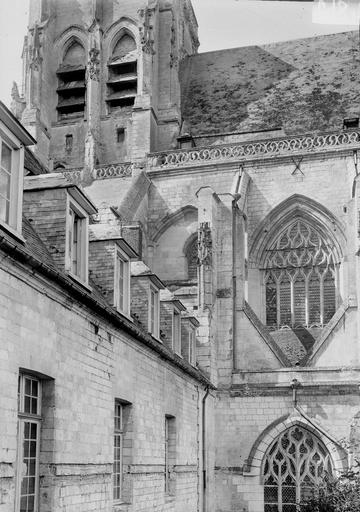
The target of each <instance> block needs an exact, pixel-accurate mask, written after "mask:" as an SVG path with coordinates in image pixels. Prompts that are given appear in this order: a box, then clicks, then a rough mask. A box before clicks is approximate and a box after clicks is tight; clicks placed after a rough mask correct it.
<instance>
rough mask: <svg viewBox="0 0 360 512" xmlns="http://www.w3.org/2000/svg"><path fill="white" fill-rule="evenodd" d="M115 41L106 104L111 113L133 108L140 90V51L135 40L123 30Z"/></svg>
mask: <svg viewBox="0 0 360 512" xmlns="http://www.w3.org/2000/svg"><path fill="white" fill-rule="evenodd" d="M114 41H115V43H114V45H113V48H112V53H111V56H110V59H109V62H108V81H107V98H106V102H107V105H108V108H109V111H110V112H112V111H116V110H119V109H123V108H125V107H132V106H133V105H134V103H135V98H136V94H137V89H138V69H137V68H138V58H137V53H138V51H137V44H136V41H135V38H134V37H133V35H132V34H131V33H130V32H128V31H127V30H122V31H121V32H120V34H118V36H117V38H115V39H114Z"/></svg>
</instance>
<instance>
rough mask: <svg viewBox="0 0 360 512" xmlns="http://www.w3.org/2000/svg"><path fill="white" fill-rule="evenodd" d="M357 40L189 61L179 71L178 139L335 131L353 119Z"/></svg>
mask: <svg viewBox="0 0 360 512" xmlns="http://www.w3.org/2000/svg"><path fill="white" fill-rule="evenodd" d="M358 39H359V38H358V34H357V32H346V33H341V34H331V35H327V36H319V37H314V38H308V39H299V40H294V41H288V42H283V43H274V44H268V45H264V46H261V47H260V46H250V47H244V48H234V49H230V50H222V51H217V52H210V53H203V54H201V53H200V54H198V55H194V56H191V57H188V58H187V59H186V60H185V61H184V62H183V63H182V66H181V69H180V79H181V86H182V110H183V117H184V120H185V127H186V128H184V129H185V131H189V132H190V133H191V134H192V135H194V136H196V135H199V134H202V133H214V132H215V133H223V132H233V131H258V130H266V129H273V128H277V127H283V128H284V131H285V134H292V133H307V132H314V131H317V130H332V129H342V124H343V119H344V118H346V117H358V116H359V112H360V97H359V90H360V58H359V41H358ZM212 142H216V141H212Z"/></svg>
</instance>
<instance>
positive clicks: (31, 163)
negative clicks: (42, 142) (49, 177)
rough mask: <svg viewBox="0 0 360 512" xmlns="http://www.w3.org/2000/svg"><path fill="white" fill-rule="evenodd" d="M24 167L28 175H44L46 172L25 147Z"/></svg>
mask: <svg viewBox="0 0 360 512" xmlns="http://www.w3.org/2000/svg"><path fill="white" fill-rule="evenodd" d="M24 167H25V169H26V170H27V171H28V172H29V174H46V173H47V172H48V171H47V169H46V168H45V166H44V165H43V164H42V163H41V162H40V160H39V159H38V158H37V157H36V156H35V155H34V153H33V152H32V151H31V149H28V148H27V147H25V155H24Z"/></svg>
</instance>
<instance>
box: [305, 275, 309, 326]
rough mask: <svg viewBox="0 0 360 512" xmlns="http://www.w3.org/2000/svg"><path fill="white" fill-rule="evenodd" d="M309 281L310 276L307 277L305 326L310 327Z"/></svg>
mask: <svg viewBox="0 0 360 512" xmlns="http://www.w3.org/2000/svg"><path fill="white" fill-rule="evenodd" d="M309 279H310V274H307V275H305V325H306V327H308V326H309Z"/></svg>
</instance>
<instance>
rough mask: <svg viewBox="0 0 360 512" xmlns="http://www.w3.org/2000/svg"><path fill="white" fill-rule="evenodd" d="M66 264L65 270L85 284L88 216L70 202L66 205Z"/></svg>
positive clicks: (86, 277)
mask: <svg viewBox="0 0 360 512" xmlns="http://www.w3.org/2000/svg"><path fill="white" fill-rule="evenodd" d="M66 262H67V263H66V270H67V271H68V272H70V274H72V275H73V276H76V277H78V278H79V279H80V280H81V281H83V282H84V283H86V284H87V281H88V216H87V214H86V212H85V211H84V210H83V209H82V208H81V207H80V206H79V205H77V204H76V203H75V202H73V201H72V200H70V201H69V204H68V216H67V239H66Z"/></svg>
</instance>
